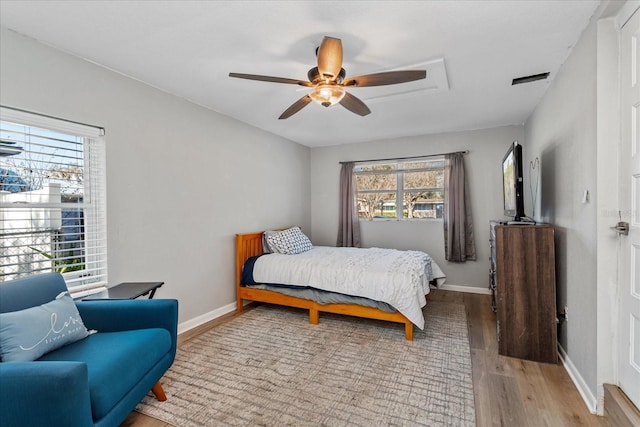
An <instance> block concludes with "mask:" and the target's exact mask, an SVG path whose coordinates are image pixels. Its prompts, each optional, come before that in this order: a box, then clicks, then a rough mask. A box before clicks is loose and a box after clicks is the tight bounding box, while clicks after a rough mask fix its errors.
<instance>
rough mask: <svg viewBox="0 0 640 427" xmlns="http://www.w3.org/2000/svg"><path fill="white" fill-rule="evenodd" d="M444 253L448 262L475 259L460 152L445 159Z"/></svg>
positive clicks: (464, 175) (462, 158)
mask: <svg viewBox="0 0 640 427" xmlns="http://www.w3.org/2000/svg"><path fill="white" fill-rule="evenodd" d="M444 252H445V258H446V260H447V261H452V262H465V261H467V260H474V261H475V259H476V244H475V241H474V237H473V220H472V218H471V203H470V202H469V187H468V185H467V176H466V174H465V170H464V155H463V154H462V153H452V154H447V155H446V156H445V166H444Z"/></svg>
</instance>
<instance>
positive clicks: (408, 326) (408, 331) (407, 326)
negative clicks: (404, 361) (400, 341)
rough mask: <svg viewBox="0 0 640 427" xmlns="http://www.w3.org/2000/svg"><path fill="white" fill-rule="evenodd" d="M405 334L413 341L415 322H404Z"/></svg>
mask: <svg viewBox="0 0 640 427" xmlns="http://www.w3.org/2000/svg"><path fill="white" fill-rule="evenodd" d="M404 336H405V338H406V339H407V341H413V323H411V322H407V323H405V324H404Z"/></svg>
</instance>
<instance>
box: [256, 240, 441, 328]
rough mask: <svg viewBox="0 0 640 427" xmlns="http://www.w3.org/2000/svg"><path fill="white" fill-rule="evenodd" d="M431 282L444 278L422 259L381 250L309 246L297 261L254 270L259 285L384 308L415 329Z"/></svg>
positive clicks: (278, 259) (277, 259) (277, 257)
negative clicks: (309, 290) (315, 292)
mask: <svg viewBox="0 0 640 427" xmlns="http://www.w3.org/2000/svg"><path fill="white" fill-rule="evenodd" d="M434 278H442V279H444V274H443V273H442V270H440V267H438V265H437V264H436V263H435V262H433V261H432V260H431V257H430V256H429V255H427V254H426V253H424V252H419V251H399V250H395V249H380V248H367V249H364V248H334V247H327V246H314V247H313V249H311V250H310V251H307V252H303V253H301V254H297V255H282V254H269V255H267V256H262V257H260V258H258V260H257V261H256V263H255V265H254V268H253V279H254V280H255V281H256V282H258V283H278V284H283V285H299V286H311V287H314V288H318V289H323V290H325V291H331V292H340V293H343V294H348V295H355V296H361V297H365V298H370V299H372V300H376V301H383V302H386V303H388V304H390V305H391V306H393V307H394V308H395V309H396V310H398V311H399V312H400V313H402V314H403V315H404V316H405V317H406V318H407V319H409V320H410V321H411V322H412V323H413V324H414V325H416V326H417V327H419V328H420V329H423V328H424V316H423V315H422V307H424V305H425V304H426V303H427V301H426V299H425V295H426V294H428V293H429V282H430V281H431V280H433V279H434ZM442 281H444V280H442Z"/></svg>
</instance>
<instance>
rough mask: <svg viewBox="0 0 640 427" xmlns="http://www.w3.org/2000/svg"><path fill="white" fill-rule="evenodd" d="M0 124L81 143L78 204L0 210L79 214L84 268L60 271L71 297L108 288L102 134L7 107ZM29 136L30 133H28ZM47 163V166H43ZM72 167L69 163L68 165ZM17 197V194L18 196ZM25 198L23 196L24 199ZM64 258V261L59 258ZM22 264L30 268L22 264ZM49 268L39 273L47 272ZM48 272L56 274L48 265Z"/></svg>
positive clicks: (5, 205) (11, 205) (10, 205)
mask: <svg viewBox="0 0 640 427" xmlns="http://www.w3.org/2000/svg"><path fill="white" fill-rule="evenodd" d="M0 121H2V122H8V123H12V124H15V125H19V126H25V130H26V129H28V128H38V129H43V130H45V131H50V132H55V133H62V134H65V135H69V136H73V137H77V138H79V139H80V140H81V143H82V147H83V148H82V150H83V155H84V158H83V163H82V175H83V183H82V185H83V186H82V189H83V190H82V199H81V200H78V201H77V202H72V203H69V202H66V201H62V200H60V202H59V203H45V204H39V203H37V202H23V203H20V205H21V207H20V208H18V207H17V203H16V202H2V201H0V211H2V212H4V213H5V215H6V214H7V213H8V212H11V211H12V209H13V212H16V211H17V210H19V209H23V210H25V211H27V210H28V211H32V210H34V209H48V208H51V209H60V213H61V212H62V210H63V209H65V208H66V209H68V210H69V209H71V210H76V211H78V212H80V211H81V212H82V216H81V218H82V227H81V230H82V231H81V233H82V238H81V242H82V245H81V246H80V251H81V252H82V254H83V256H82V264H83V267H84V269H82V270H76V271H69V272H62V276H63V277H64V279H65V282H66V283H67V287H68V289H69V291H70V292H71V293H72V295H73V297H74V298H79V297H83V296H86V295H90V294H92V293H96V292H100V291H102V290H104V289H106V285H107V280H108V279H107V232H106V152H105V138H104V135H105V132H104V129H103V128H101V127H97V126H91V125H85V124H81V123H77V122H72V121H68V120H64V119H58V118H55V117H51V116H45V115H40V114H37V113H31V112H27V111H23V110H17V109H13V108H10V107H4V106H0ZM28 133H29V134H30V133H31V130H29V132H28ZM45 164H47V163H45ZM69 165H71V163H70V164H69ZM18 194H19V193H18ZM25 197H26V196H25ZM3 259H4V258H0V261H1V260H3ZM61 259H64V258H61ZM21 264H24V265H29V264H31V262H29V261H25V262H23V263H21ZM47 270H49V269H44V270H39V272H46V271H47ZM30 271H31V272H32V273H6V274H3V275H2V276H0V281H4V280H11V279H13V278H18V277H23V276H25V275H28V274H34V270H30ZM50 271H56V268H55V266H53V265H52V266H51V269H50Z"/></svg>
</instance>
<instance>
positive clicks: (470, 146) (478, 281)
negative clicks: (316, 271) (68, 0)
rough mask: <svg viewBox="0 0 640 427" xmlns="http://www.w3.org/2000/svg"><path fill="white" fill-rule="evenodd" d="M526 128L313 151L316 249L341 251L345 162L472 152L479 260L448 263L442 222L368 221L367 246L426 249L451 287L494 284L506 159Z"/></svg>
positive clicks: (468, 158)
mask: <svg viewBox="0 0 640 427" xmlns="http://www.w3.org/2000/svg"><path fill="white" fill-rule="evenodd" d="M523 135H524V130H523V127H522V126H506V127H500V128H495V129H485V130H476V131H467V132H453V133H446V134H439V135H425V136H417V137H405V138H399V139H393V140H381V141H376V142H368V143H361V144H348V145H340V146H330V147H322V148H313V149H312V150H311V194H312V198H311V219H312V221H311V223H312V234H313V242H314V243H315V244H316V245H328V246H335V244H336V239H337V235H338V188H339V185H338V181H339V175H340V165H339V163H338V162H340V161H348V160H366V159H381V158H382V159H383V158H392V157H404V156H420V155H428V154H439V153H446V152H451V151H459V150H469V151H470V152H469V154H467V155H466V156H465V165H466V168H467V172H468V176H469V185H470V188H471V205H472V209H473V220H474V225H475V236H476V251H477V255H478V260H477V261H475V262H474V261H469V262H467V263H464V264H458V263H449V262H447V261H445V259H444V233H443V229H442V221H441V220H411V221H397V220H373V221H370V220H362V221H361V222H360V224H361V229H362V243H363V246H364V247H371V246H379V247H389V248H397V249H414V250H423V251H425V252H427V253H429V254H430V255H431V256H432V257H433V259H434V260H435V261H436V262H437V263H438V265H440V267H441V268H442V269H443V270H444V272H445V274H447V283H448V284H451V285H461V286H471V287H478V288H486V287H487V286H488V285H489V261H488V260H489V244H488V236H489V220H491V219H503V218H504V217H503V213H502V174H501V163H502V157H503V156H504V154H505V153H506V151H507V148H508V147H509V145H510V144H511V142H512V141H513V140H516V139H517V140H520V141H522V139H523Z"/></svg>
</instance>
